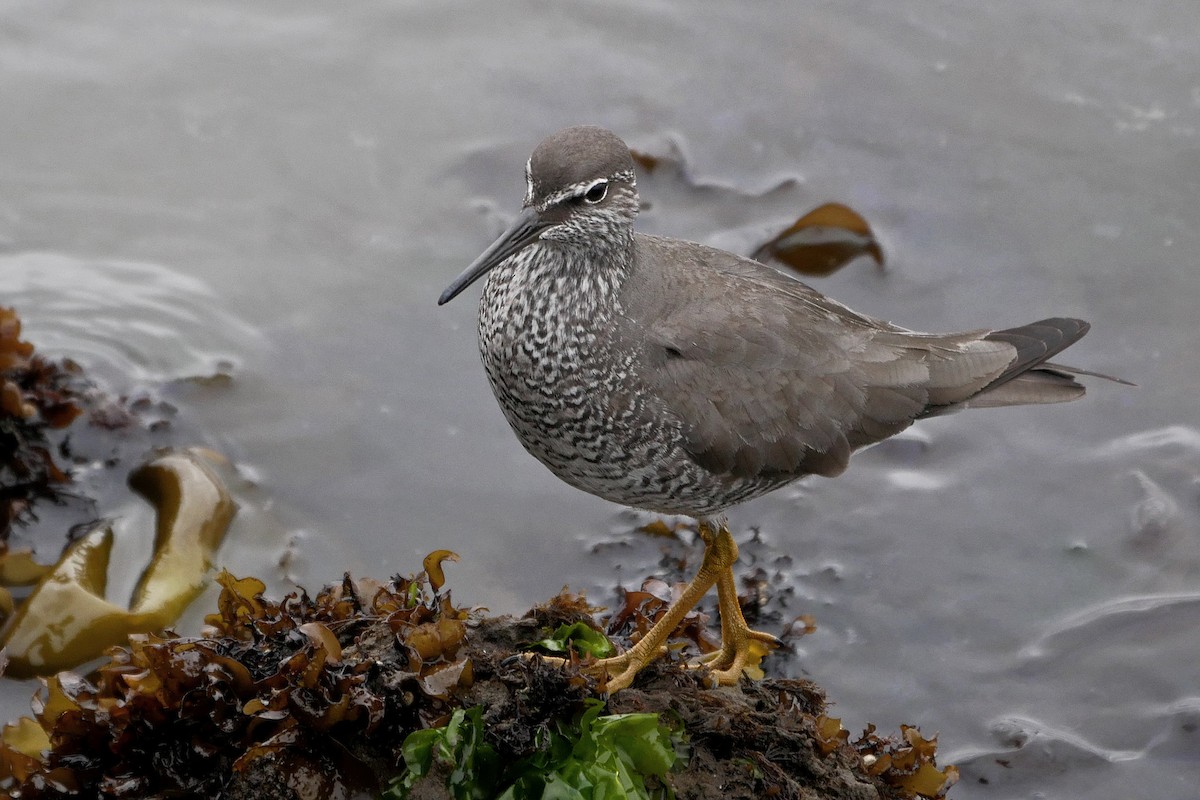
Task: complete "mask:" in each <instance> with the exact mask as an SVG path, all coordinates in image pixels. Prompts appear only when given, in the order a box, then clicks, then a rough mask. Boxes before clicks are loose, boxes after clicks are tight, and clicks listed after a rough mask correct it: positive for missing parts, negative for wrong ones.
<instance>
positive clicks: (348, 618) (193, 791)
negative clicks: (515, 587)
mask: <svg viewBox="0 0 1200 800" xmlns="http://www.w3.org/2000/svg"><path fill="white" fill-rule="evenodd" d="M445 558H446V556H445V554H441V553H439V554H434V557H433V559H432V561H433V562H436V563H437V564H440V563H441V562H442V561H443V560H445ZM427 563H430V562H427ZM218 580H219V582H220V584H221V586H222V591H221V595H220V598H219V600H218V610H217V613H215V614H213V615H211V616H210V617H208V618H207V623H208V624H207V628H206V630H205V632H204V635H202V636H199V637H178V636H174V635H171V634H167V635H163V636H155V635H139V636H134V637H133V639H132V642H131V645H130V646H129V647H127V648H126V647H123V648H116V649H114V650H113V651H112V656H111V660H110V661H109V663H107V664H105V665H104V666H102V667H101V668H99V669H98V670H97V671H96V672H95V673H93V674H92V675H91V676H89V677H88V678H86V679H84V678H80V677H78V676H74V675H71V674H69V673H63V674H62V675H60V676H58V677H55V678H52V679H50V680H49V681H48V682H47V685H46V689H45V690H44V691H43V693H42V695H41V696H40V697H39V698H38V699H37V700H36V702H35V704H34V715H33V718H32V719H25V720H21V721H19V722H17V723H15V724H13V725H10V726H8V727H7V728H6V729H5V730H4V732H3V736H2V740H0V776H3V777H0V788H3V789H6V790H7V791H8V792H9V796H11V797H13V798H18V799H19V800H28V798H61V797H75V796H81V795H82V796H88V797H97V796H99V797H108V798H150V797H164V796H178V795H184V796H193V797H220V798H226V799H228V800H248V799H249V798H254V799H255V800H276V799H277V798H278V799H280V800H282V799H283V798H288V800H291V799H292V798H296V797H346V796H351V795H352V794H353V793H355V792H358V793H364V792H365V793H379V792H385V791H386V792H389V794H388V795H387V796H388V797H396V798H402V797H413V798H415V797H445V798H450V797H504V798H511V800H522V799H523V798H534V797H543V796H551V795H552V796H556V797H579V798H589V797H598V796H601V795H603V796H605V797H612V798H621V797H624V798H639V799H640V798H657V797H670V796H674V797H676V798H678V799H679V800H689V798H695V800H707V799H708V798H722V799H723V800H733V799H734V798H743V797H745V798H749V797H778V798H800V797H811V796H843V797H850V796H879V797H882V798H899V797H915V796H940V794H939V793H940V792H941V791H943V787H942V786H941V785H940V784H942V783H946V777H947V775H948V774H949V773H948V772H946V771H940V772H938V775H940V780H939V779H938V776H935V775H933V773H932V772H930V769H932V770H934V771H937V770H936V767H934V761H933V742H932V741H931V740H925V739H922V738H920V737H919V735H918V734H916V732H915V730H910V729H906V730H905V732H904V741H902V742H900V743H890V742H887V741H885V740H882V739H878V738H876V737H874V734H873V732H871V733H870V735H869V736H864V738H863V739H862V740H860V742H859V743H856V744H853V745H852V744H850V743H848V742H847V741H846V739H847V738H848V737H843V736H842V735H841V734H842V732H841V726H840V724H838V723H837V722H836V720H831V719H830V718H829V717H827V716H824V714H825V708H824V701H823V698H822V696H821V694H820V692H819V690H817V689H816V687H814V686H813V685H812V684H810V683H807V682H804V681H794V680H771V679H768V680H764V681H749V680H745V679H744V680H743V681H742V683H741V685H740V686H738V687H730V688H725V689H715V690H714V689H710V688H707V686H706V681H705V676H704V672H705V671H704V669H703V668H701V669H687V668H683V667H682V666H681V665H679V664H678V663H673V662H672V661H671V660H670V659H664V660H661V661H659V662H655V663H654V664H653V665H651V666H650V667H648V668H647V669H646V670H644V671H643V672H642V673H640V674H639V676H638V678H637V680H636V682H635V684H634V685H633V686H632V687H631V688H629V689H626V690H624V691H621V692H618V693H616V694H615V695H613V696H611V697H610V696H603V695H601V694H600V693H599V692H598V691H597V686H596V682H595V681H594V680H593V679H592V678H589V677H587V676H586V675H584V674H582V673H581V672H580V671H579V670H578V669H577V668H576V666H573V665H572V664H568V665H567V666H566V667H564V668H560V667H552V666H550V665H549V664H548V663H546V662H544V661H543V660H542V659H540V658H539V657H538V656H536V655H532V656H530V655H524V656H522V655H520V653H521V651H522V649H523V647H524V646H525V645H527V644H528V643H531V642H544V641H546V640H552V641H556V642H559V643H560V646H562V647H564V648H567V649H571V650H573V651H574V652H575V653H576V655H575V656H574V659H575V661H574V662H573V663H574V664H577V663H578V660H579V659H581V658H582V659H586V658H591V657H593V656H590V655H586V654H585V655H580V654H579V651H580V649H581V648H580V647H578V646H577V645H576V644H574V643H577V642H581V641H587V642H590V643H591V644H593V645H594V644H596V643H598V642H599V641H600V640H602V639H604V637H603V636H602V635H601V634H600V633H599V630H598V629H597V628H596V627H595V626H594V625H593V624H592V623H591V618H592V614H593V612H594V611H595V609H593V608H591V607H590V606H588V604H587V603H586V601H584V600H583V599H582V598H579V597H575V596H571V595H561V596H559V597H556V598H554V599H552V600H551V601H550V602H549V603H547V604H546V605H544V606H540V607H538V608H536V609H534V610H533V611H531V612H530V613H529V615H528V616H526V617H524V618H522V619H511V618H490V617H486V616H484V615H483V614H482V612H481V611H479V610H475V611H468V610H465V609H462V608H459V607H458V606H456V605H455V604H454V603H452V602H451V599H450V595H449V593H448V592H444V591H438V590H435V589H434V588H433V584H434V581H433V580H431V578H430V576H427V575H426V574H424V573H422V574H419V575H417V576H416V577H413V578H399V577H398V578H394V579H393V580H392V581H390V582H388V583H386V584H379V583H376V582H373V581H368V580H363V581H357V582H356V581H352V580H351V579H350V578H349V577H346V578H345V579H343V581H342V582H341V583H339V584H335V585H332V586H329V587H326V588H325V589H323V590H322V591H321V592H319V593H318V594H317V596H316V597H309V596H308V595H307V594H306V593H304V592H297V593H293V594H290V595H288V596H287V597H285V598H283V599H282V600H279V601H276V600H271V599H268V598H266V597H264V596H263V584H262V583H261V582H260V581H258V580H256V579H254V578H245V579H237V578H234V577H233V576H232V575H229V574H228V573H223V574H222V575H221V576H220V577H219V579H218ZM629 613H630V614H633V615H636V614H638V613H640V612H639V611H638V610H637V609H636V608H635V609H634V610H633V611H631V612H629ZM633 626H634V629H640V628H641V627H642V626H643V625H642V623H640V622H636V621H634V623H633ZM584 629H586V630H588V631H589V632H588V633H586V634H585V633H583V630H584ZM613 644H616V645H617V646H621V647H627V646H628V644H629V642H628V640H627V639H623V638H622V637H616V640H615V642H613ZM692 644H693V643H692V642H691V640H690V638H689V637H687V636H684V638H683V639H678V638H676V639H674V640H672V647H679V646H681V645H687V646H688V647H691V646H692ZM589 646H591V645H589ZM856 748H857V749H856ZM909 753H912V755H909ZM863 754H865V756H866V759H865V761H864V755H863ZM885 761H886V763H885ZM867 762H870V763H867ZM927 767H928V769H927ZM872 770H874V773H873V772H872ZM890 776H891V777H890ZM894 776H902V779H901V778H898V779H896V780H892V777H894ZM935 783H937V784H938V785H937V786H935V785H934V784H935ZM389 786H390V787H391V788H390V789H389V788H387V787H389ZM601 787H603V791H601ZM551 790H553V791H551ZM555 792H557V793H555Z"/></svg>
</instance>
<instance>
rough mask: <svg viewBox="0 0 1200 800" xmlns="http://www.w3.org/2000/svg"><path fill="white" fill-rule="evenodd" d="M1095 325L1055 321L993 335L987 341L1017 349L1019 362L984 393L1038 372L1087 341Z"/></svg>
mask: <svg viewBox="0 0 1200 800" xmlns="http://www.w3.org/2000/svg"><path fill="white" fill-rule="evenodd" d="M1090 327H1091V325H1089V324H1088V323H1086V322H1084V321H1083V320H1081V319H1066V318H1063V317H1053V318H1051V319H1044V320H1041V321H1039V322H1031V323H1030V324H1028V325H1022V326H1021V327H1019V328H1009V329H1008V330H1003V331H994V332H992V333H989V334H988V335H987V336H985V337H984V339H986V340H988V341H993V342H1004V343H1005V344H1010V345H1012V346H1013V347H1015V348H1017V357H1016V359H1015V360H1014V361H1013V362H1012V363H1011V364H1009V366H1008V369H1006V370H1004V372H1002V373H1000V376H999V377H997V378H996V380H994V381H992V382H991V383H990V384H989V385H988V386H987V387H985V388H984V390H983V391H985V392H987V391H990V390H992V389H995V388H998V387H999V386H1000V385H1001V384H1004V383H1007V382H1008V381H1010V380H1012V379H1013V378H1015V377H1017V376H1018V375H1020V374H1022V373H1024V372H1028V371H1029V370H1031V369H1034V368H1035V367H1037V366H1038V365H1040V364H1042V363H1044V362H1046V361H1048V360H1049V359H1051V358H1053V357H1054V356H1056V355H1058V354H1059V353H1061V352H1062V351H1063V350H1065V349H1067V348H1068V347H1070V346H1071V345H1073V344H1075V343H1076V342H1078V341H1079V340H1080V339H1082V338H1083V335H1084V334H1085V333H1087V332H1088V328H1090Z"/></svg>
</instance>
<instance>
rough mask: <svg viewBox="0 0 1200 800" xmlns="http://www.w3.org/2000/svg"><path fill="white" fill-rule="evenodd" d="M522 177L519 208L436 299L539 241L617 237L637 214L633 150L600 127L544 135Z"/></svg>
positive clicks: (594, 241) (592, 241)
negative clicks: (523, 177) (502, 229)
mask: <svg viewBox="0 0 1200 800" xmlns="http://www.w3.org/2000/svg"><path fill="white" fill-rule="evenodd" d="M525 181H526V190H525V202H524V203H523V204H522V208H521V213H520V214H519V215H517V218H516V220H514V221H513V223H512V224H511V225H510V226H509V227H508V228H507V229H506V230H505V231H504V233H502V234H500V236H499V238H497V239H496V241H494V242H492V244H491V246H489V247H488V248H487V250H484V251H483V253H482V254H481V255H480V256H479V258H477V259H475V261H474V262H472V263H471V265H470V266H469V267H467V268H466V270H464V271H463V273H462V274H461V275H459V276H458V277H457V278H455V279H454V281H453V283H451V284H450V285H449V286H448V287H446V291H444V292H442V296H441V297H439V298H438V305H443V304H445V303H448V302H450V301H451V300H453V299H454V297H455V296H456V295H458V293H459V292H461V291H462V290H463V289H465V288H467V287H468V286H470V285H471V284H472V283H474V282H475V281H477V280H478V279H479V278H481V277H483V276H484V275H485V274H486V273H487V272H488V270H490V269H492V268H493V267H495V266H497V265H498V264H500V263H501V262H503V261H504V260H505V259H507V258H509V257H511V256H513V255H516V254H517V253H519V252H520V251H521V250H524V249H525V248H526V247H529V246H530V245H532V244H534V243H536V242H545V243H548V244H557V245H560V246H567V247H569V246H573V245H582V246H600V245H602V244H603V243H605V242H609V241H620V240H621V239H623V238H624V237H625V236H627V235H628V233H629V231H630V229H631V228H632V226H633V219H634V217H635V216H636V215H637V211H638V195H637V183H636V180H635V177H634V168H633V157H632V156H631V155H630V153H629V148H628V147H626V146H625V143H624V142H623V141H621V140H620V138H618V137H617V136H616V135H615V134H613V133H612V132H610V131H607V130H605V129H603V128H597V127H594V126H591V125H579V126H576V127H574V128H566V129H565V130H561V131H559V132H558V133H556V134H554V135H553V136H550V137H549V138H547V139H545V140H544V141H543V142H542V143H541V144H539V145H538V146H537V148H536V149H535V150H534V151H533V155H532V156H530V158H529V162H528V163H527V164H526V165H525Z"/></svg>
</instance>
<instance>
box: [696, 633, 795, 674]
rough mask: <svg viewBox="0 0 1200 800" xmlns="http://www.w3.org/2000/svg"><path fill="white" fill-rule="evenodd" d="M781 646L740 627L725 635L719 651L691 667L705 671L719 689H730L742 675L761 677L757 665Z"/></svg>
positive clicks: (770, 638) (772, 638) (774, 641)
mask: <svg viewBox="0 0 1200 800" xmlns="http://www.w3.org/2000/svg"><path fill="white" fill-rule="evenodd" d="M780 644H782V642H780V641H779V639H777V638H776V637H774V636H772V635H771V634H769V633H765V632H763V631H755V630H751V629H750V628H749V627H744V626H743V627H741V628H740V629H739V630H737V631H727V632H726V636H725V641H724V642H723V643H722V644H721V649H720V650H717V651H716V652H713V653H709V654H708V655H706V656H703V657H702V658H701V659H700V661H699V662H698V663H696V664H693V665H689V666H692V667H707V668H708V670H709V672H710V674H711V675H712V677H713V679H714V680H715V681H716V684H717V685H718V686H733V685H734V684H736V683H737V682H738V678H740V677H741V675H742V673H743V672H747V673H749V674H750V675H751V677H760V678H761V677H762V670H761V669H760V668H759V666H758V665H759V664H760V663H761V662H762V660H763V656H765V655H766V654H767V653H769V652H771V651H772V650H774V649H775V648H777V647H779V646H780Z"/></svg>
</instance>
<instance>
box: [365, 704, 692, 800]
mask: <svg viewBox="0 0 1200 800" xmlns="http://www.w3.org/2000/svg"><path fill="white" fill-rule="evenodd" d="M603 708H604V704H603V702H601V701H599V700H589V701H588V702H587V704H586V706H585V708H584V711H583V713H582V714H580V715H579V719H578V720H577V721H576V722H574V723H559V724H558V726H557V730H555V731H553V732H550V733H549V734H548V739H547V740H546V741H544V742H542V744H543V747H542V748H541V749H539V750H538V751H537V752H535V753H534V754H532V755H530V756H526V757H525V758H521V759H518V760H516V761H511V762H509V763H504V761H503V760H502V759H501V758H500V756H499V754H498V753H497V752H496V750H495V748H493V747H492V746H491V745H490V744H488V743H487V742H486V741H485V740H484V736H483V714H482V709H481V707H480V706H474V707H472V708H469V709H459V710H458V711H455V712H454V714H453V716H452V717H451V718H450V722H449V724H447V725H446V726H445V727H442V728H430V729H426V730H421V731H416V732H415V733H412V734H410V735H409V736H408V738H407V739H405V741H404V746H403V755H404V762H405V765H406V766H407V768H408V771H407V772H406V773H405V774H404V775H403V776H401V777H400V778H399V779H397V780H396V781H395V782H393V784H392V786H391V788H389V789H388V790H387V791H386V792H385V793H384V795H383V797H384V800H407V798H408V797H409V796H410V793H411V792H412V789H413V787H414V786H415V785H416V783H417V782H418V781H419V780H420V779H421V778H423V777H424V776H426V775H428V774H429V773H430V772H431V771H432V770H434V769H435V768H437V769H438V770H439V772H441V773H444V774H445V775H446V779H445V780H446V788H447V789H448V790H449V791H450V794H451V795H453V797H454V798H455V800H482V799H483V798H498V799H499V800H601V799H603V800H659V799H660V798H670V797H671V796H672V795H671V792H670V790H669V789H668V788H666V787H661V786H656V788H655V789H653V790H651V789H650V788H647V786H646V781H645V778H646V776H654V777H662V776H663V775H665V774H666V773H667V772H668V771H669V770H670V769H671V767H672V766H673V765H674V763H675V759H676V754H675V749H674V746H673V743H672V739H671V732H670V731H669V730H668V729H667V728H665V727H664V726H663V725H662V724H661V723H660V722H659V719H658V717H657V716H656V715H655V714H613V715H607V716H600V712H601V710H602V709H603Z"/></svg>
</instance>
